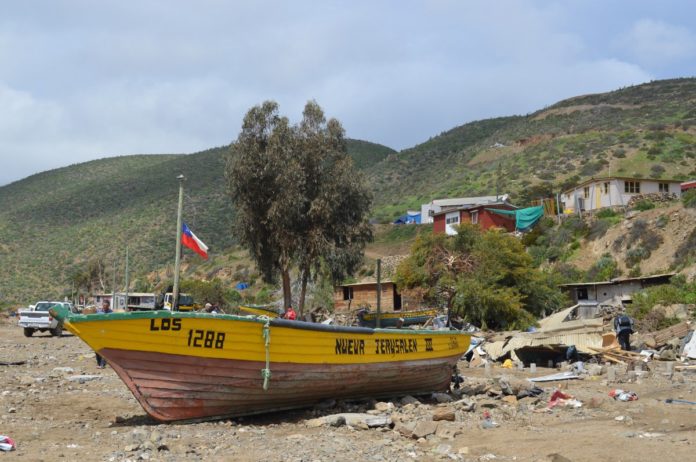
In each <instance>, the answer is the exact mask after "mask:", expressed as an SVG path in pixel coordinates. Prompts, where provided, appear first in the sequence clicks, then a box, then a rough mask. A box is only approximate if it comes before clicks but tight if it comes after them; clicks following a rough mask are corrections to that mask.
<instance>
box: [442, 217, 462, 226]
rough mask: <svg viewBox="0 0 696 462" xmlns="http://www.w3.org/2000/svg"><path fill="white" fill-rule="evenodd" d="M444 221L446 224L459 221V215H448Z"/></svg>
mask: <svg viewBox="0 0 696 462" xmlns="http://www.w3.org/2000/svg"><path fill="white" fill-rule="evenodd" d="M445 222H446V223H447V224H448V225H451V224H453V223H459V217H449V218H447V220H445Z"/></svg>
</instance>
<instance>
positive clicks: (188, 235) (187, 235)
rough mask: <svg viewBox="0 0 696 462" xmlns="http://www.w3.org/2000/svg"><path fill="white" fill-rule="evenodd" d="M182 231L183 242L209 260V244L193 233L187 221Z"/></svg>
mask: <svg viewBox="0 0 696 462" xmlns="http://www.w3.org/2000/svg"><path fill="white" fill-rule="evenodd" d="M181 231H182V233H181V243H182V244H184V245H185V246H186V247H188V248H189V249H191V250H193V251H194V252H196V253H197V254H198V255H200V256H201V257H203V258H205V259H206V260H207V259H208V246H207V245H205V244H204V243H203V241H201V240H200V239H198V237H196V235H195V234H193V232H192V231H191V230H190V229H189V227H188V226H186V223H183V229H182V230H181Z"/></svg>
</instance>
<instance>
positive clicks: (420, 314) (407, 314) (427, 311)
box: [358, 308, 437, 327]
mask: <svg viewBox="0 0 696 462" xmlns="http://www.w3.org/2000/svg"><path fill="white" fill-rule="evenodd" d="M435 316H437V308H423V309H420V310H413V311H387V312H385V313H380V315H379V320H380V322H379V324H380V327H394V326H397V325H398V324H399V321H401V325H402V326H410V325H413V324H423V323H424V322H426V321H427V320H428V319H431V318H433V317H435ZM358 322H359V323H360V325H361V326H363V327H376V326H377V312H376V311H367V310H361V311H358Z"/></svg>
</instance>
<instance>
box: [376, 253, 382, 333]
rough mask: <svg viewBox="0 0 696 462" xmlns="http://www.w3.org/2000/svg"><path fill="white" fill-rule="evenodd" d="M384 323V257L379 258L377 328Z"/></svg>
mask: <svg viewBox="0 0 696 462" xmlns="http://www.w3.org/2000/svg"><path fill="white" fill-rule="evenodd" d="M381 324H382V259H381V258H378V259H377V324H376V326H377V328H378V329H379V328H380V327H381Z"/></svg>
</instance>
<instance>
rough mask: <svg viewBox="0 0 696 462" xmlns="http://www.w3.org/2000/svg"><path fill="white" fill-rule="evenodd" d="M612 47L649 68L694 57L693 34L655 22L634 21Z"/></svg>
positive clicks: (694, 41)
mask: <svg viewBox="0 0 696 462" xmlns="http://www.w3.org/2000/svg"><path fill="white" fill-rule="evenodd" d="M615 46H616V47H617V48H619V49H623V50H625V51H627V52H628V53H629V54H630V55H631V56H632V57H633V58H635V59H636V60H637V61H638V62H640V63H642V64H646V65H651V66H659V65H664V64H668V63H672V62H674V61H678V60H693V59H695V58H696V35H694V33H692V31H690V30H689V29H687V28H686V27H681V26H676V25H673V24H668V23H666V22H663V21H659V20H655V19H641V20H639V21H636V22H635V23H634V24H633V26H632V27H631V28H630V29H629V30H628V31H627V32H626V33H625V34H624V35H623V36H621V37H619V38H618V39H617V40H616V42H615Z"/></svg>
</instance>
